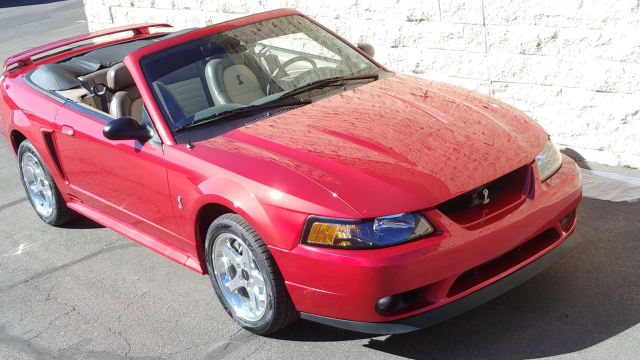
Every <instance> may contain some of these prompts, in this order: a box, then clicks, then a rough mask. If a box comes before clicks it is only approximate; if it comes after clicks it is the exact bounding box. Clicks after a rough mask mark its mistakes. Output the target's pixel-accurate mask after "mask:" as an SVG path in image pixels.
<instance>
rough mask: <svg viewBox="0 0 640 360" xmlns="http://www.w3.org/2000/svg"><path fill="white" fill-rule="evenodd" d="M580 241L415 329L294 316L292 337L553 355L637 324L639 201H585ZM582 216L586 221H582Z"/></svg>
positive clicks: (478, 354) (443, 352) (418, 350)
mask: <svg viewBox="0 0 640 360" xmlns="http://www.w3.org/2000/svg"><path fill="white" fill-rule="evenodd" d="M579 214H580V215H579V217H580V219H579V221H580V222H579V225H578V229H577V230H576V231H578V232H580V234H581V235H582V236H583V238H584V240H583V242H582V243H581V244H579V245H578V247H577V248H576V249H575V250H574V251H573V252H572V253H571V254H569V255H568V256H567V257H566V258H565V259H563V260H561V261H560V262H559V263H558V264H556V265H554V266H552V267H551V268H550V269H548V270H547V271H545V272H544V273H542V274H540V275H539V276H537V277H535V278H534V279H532V280H530V281H528V282H526V283H524V284H522V285H521V286H519V287H518V288H516V289H514V290H512V291H510V292H508V293H506V294H504V295H502V296H500V297H498V298H497V299H494V300H493V301H490V302H489V303H487V304H485V305H482V306H480V307H478V308H476V309H474V310H472V311H470V312H467V313H465V314H462V315H460V316H458V317H456V318H453V319H451V320H449V321H446V322H444V323H441V324H438V325H435V326H433V327H431V328H428V329H424V330H421V331H418V332H414V333H409V334H402V335H391V336H388V337H376V338H373V337H370V336H367V335H363V334H358V333H352V332H349V331H344V330H337V329H331V328H328V327H325V326H322V325H318V324H312V323H309V322H299V323H298V324H296V325H294V326H293V327H291V328H290V329H288V330H285V331H283V332H281V333H280V334H279V335H278V337H280V338H283V339H287V340H292V341H327V342H328V341H344V340H353V339H362V338H370V339H369V341H368V343H367V344H365V345H364V346H366V347H368V348H371V349H375V350H378V351H381V352H384V353H388V354H393V355H398V356H403V357H407V358H412V359H425V358H508V359H524V358H538V357H545V356H554V355H562V354H568V353H572V352H575V351H578V350H583V349H586V348H588V347H591V346H593V345H596V344H598V343H600V342H603V341H606V340H607V339H609V338H611V337H613V336H615V335H617V334H619V333H621V332H623V331H624V330H627V329H629V328H631V327H633V326H634V325H636V324H638V323H640V276H638V269H639V267H638V264H639V260H638V259H640V242H639V241H637V236H638V234H639V233H640V224H639V223H638V222H637V221H636V219H635V217H637V215H638V214H640V203H637V202H636V203H613V202H608V201H602V200H594V199H584V201H583V203H582V205H581V206H580V208H579ZM587 219H589V220H590V221H586V220H587Z"/></svg>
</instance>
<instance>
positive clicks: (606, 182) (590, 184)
mask: <svg viewBox="0 0 640 360" xmlns="http://www.w3.org/2000/svg"><path fill="white" fill-rule="evenodd" d="M580 170H581V172H582V194H583V196H584V197H588V198H592V199H600V200H608V201H616V202H620V201H629V202H631V201H638V199H640V178H637V177H631V176H624V175H620V174H616V173H611V172H605V171H596V170H588V169H580Z"/></svg>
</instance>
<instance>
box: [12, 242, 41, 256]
mask: <svg viewBox="0 0 640 360" xmlns="http://www.w3.org/2000/svg"><path fill="white" fill-rule="evenodd" d="M39 243H40V241H38V242H36V243H31V244H29V243H22V244H20V246H18V249H17V250H16V251H14V252H12V253H9V254H5V255H4V256H14V255H22V253H23V252H24V251H25V250H27V249H29V248H31V247H34V246H36V245H38V244H39Z"/></svg>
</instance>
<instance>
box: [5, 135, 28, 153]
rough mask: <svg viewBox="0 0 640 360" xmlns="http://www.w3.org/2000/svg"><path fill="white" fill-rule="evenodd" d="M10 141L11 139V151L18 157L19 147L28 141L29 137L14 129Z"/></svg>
mask: <svg viewBox="0 0 640 360" xmlns="http://www.w3.org/2000/svg"><path fill="white" fill-rule="evenodd" d="M9 139H11V149H12V150H13V153H14V154H15V155H18V147H19V146H20V144H21V143H22V142H23V141H25V140H27V137H26V136H25V135H24V134H23V133H22V132H20V131H19V130H16V129H13V130H11V132H10V133H9Z"/></svg>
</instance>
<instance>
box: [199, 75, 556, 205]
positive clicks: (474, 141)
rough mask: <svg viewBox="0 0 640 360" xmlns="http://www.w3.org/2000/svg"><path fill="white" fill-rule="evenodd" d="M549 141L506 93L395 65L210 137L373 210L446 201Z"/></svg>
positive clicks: (513, 165)
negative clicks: (417, 74)
mask: <svg viewBox="0 0 640 360" xmlns="http://www.w3.org/2000/svg"><path fill="white" fill-rule="evenodd" d="M546 141H547V134H546V133H545V132H544V130H542V129H541V128H540V127H539V126H538V125H537V124H536V123H535V122H533V121H532V120H530V119H529V118H528V117H527V116H526V115H524V114H523V113H521V112H519V111H517V110H515V109H513V108H511V107H509V106H507V105H505V104H503V103H501V102H499V101H497V100H494V99H491V98H488V97H485V96H482V95H480V94H477V93H474V92H471V91H469V90H464V89H461V88H457V87H454V86H450V85H446V84H442V83H438V82H433V81H428V80H421V79H417V78H413V77H409V76H403V75H394V76H392V77H389V78H386V79H381V80H379V81H375V82H373V83H370V84H367V85H364V86H361V87H358V88H355V89H352V90H348V91H345V92H342V93H340V94H338V95H335V96H330V97H327V98H325V99H323V100H320V101H317V102H315V103H313V104H310V105H307V106H304V107H301V108H298V109H296V110H292V111H289V112H286V113H283V114H281V115H277V116H274V117H271V118H268V119H265V120H261V121H259V122H256V123H253V124H250V125H248V126H245V127H242V128H239V129H236V130H234V131H231V132H229V133H226V134H224V135H222V136H219V137H216V138H213V139H209V140H206V141H203V142H200V144H202V145H205V146H207V147H212V148H218V149H220V150H226V151H231V152H230V153H235V154H237V155H238V156H241V157H245V156H249V157H252V158H256V159H263V160H264V161H268V162H276V163H278V165H282V166H286V167H288V168H290V169H292V170H294V171H296V172H297V173H299V174H301V175H303V176H305V177H307V178H309V179H310V180H312V181H314V182H316V183H318V184H320V185H322V186H323V187H325V188H326V189H328V190H329V191H330V192H333V193H335V194H337V196H339V197H340V198H342V199H343V200H344V201H346V202H347V203H348V204H349V205H350V206H351V207H353V208H354V209H355V210H356V211H357V212H359V213H360V215H361V216H363V217H369V216H380V215H387V214H391V213H396V212H404V211H410V210H419V209H424V208H427V207H431V206H434V205H437V204H438V203H441V202H443V201H445V200H448V199H450V198H451V197H454V196H456V195H458V194H461V193H464V192H466V191H469V190H471V189H473V188H475V187H478V186H480V185H482V184H485V183H487V182H489V181H491V180H494V179H496V178H498V177H500V176H502V175H504V174H506V173H508V172H510V171H512V170H514V169H516V168H518V167H520V166H523V165H525V164H527V163H530V162H531V161H532V160H533V159H534V157H535V155H536V154H537V153H538V152H539V151H540V150H541V149H542V147H543V146H544V144H545V142H546ZM239 159H240V158H239ZM211 161H214V162H215V159H211ZM232 163H233V162H229V161H225V166H227V167H228V166H230V165H229V164H232ZM231 166H237V167H238V168H237V169H231V170H232V171H235V172H238V173H243V172H245V173H246V172H247V169H242V164H241V161H240V163H237V164H235V165H231ZM262 176H264V177H265V178H268V177H269V174H263V175H262ZM254 178H255V177H254ZM271 181H273V179H271ZM267 182H268V181H267Z"/></svg>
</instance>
